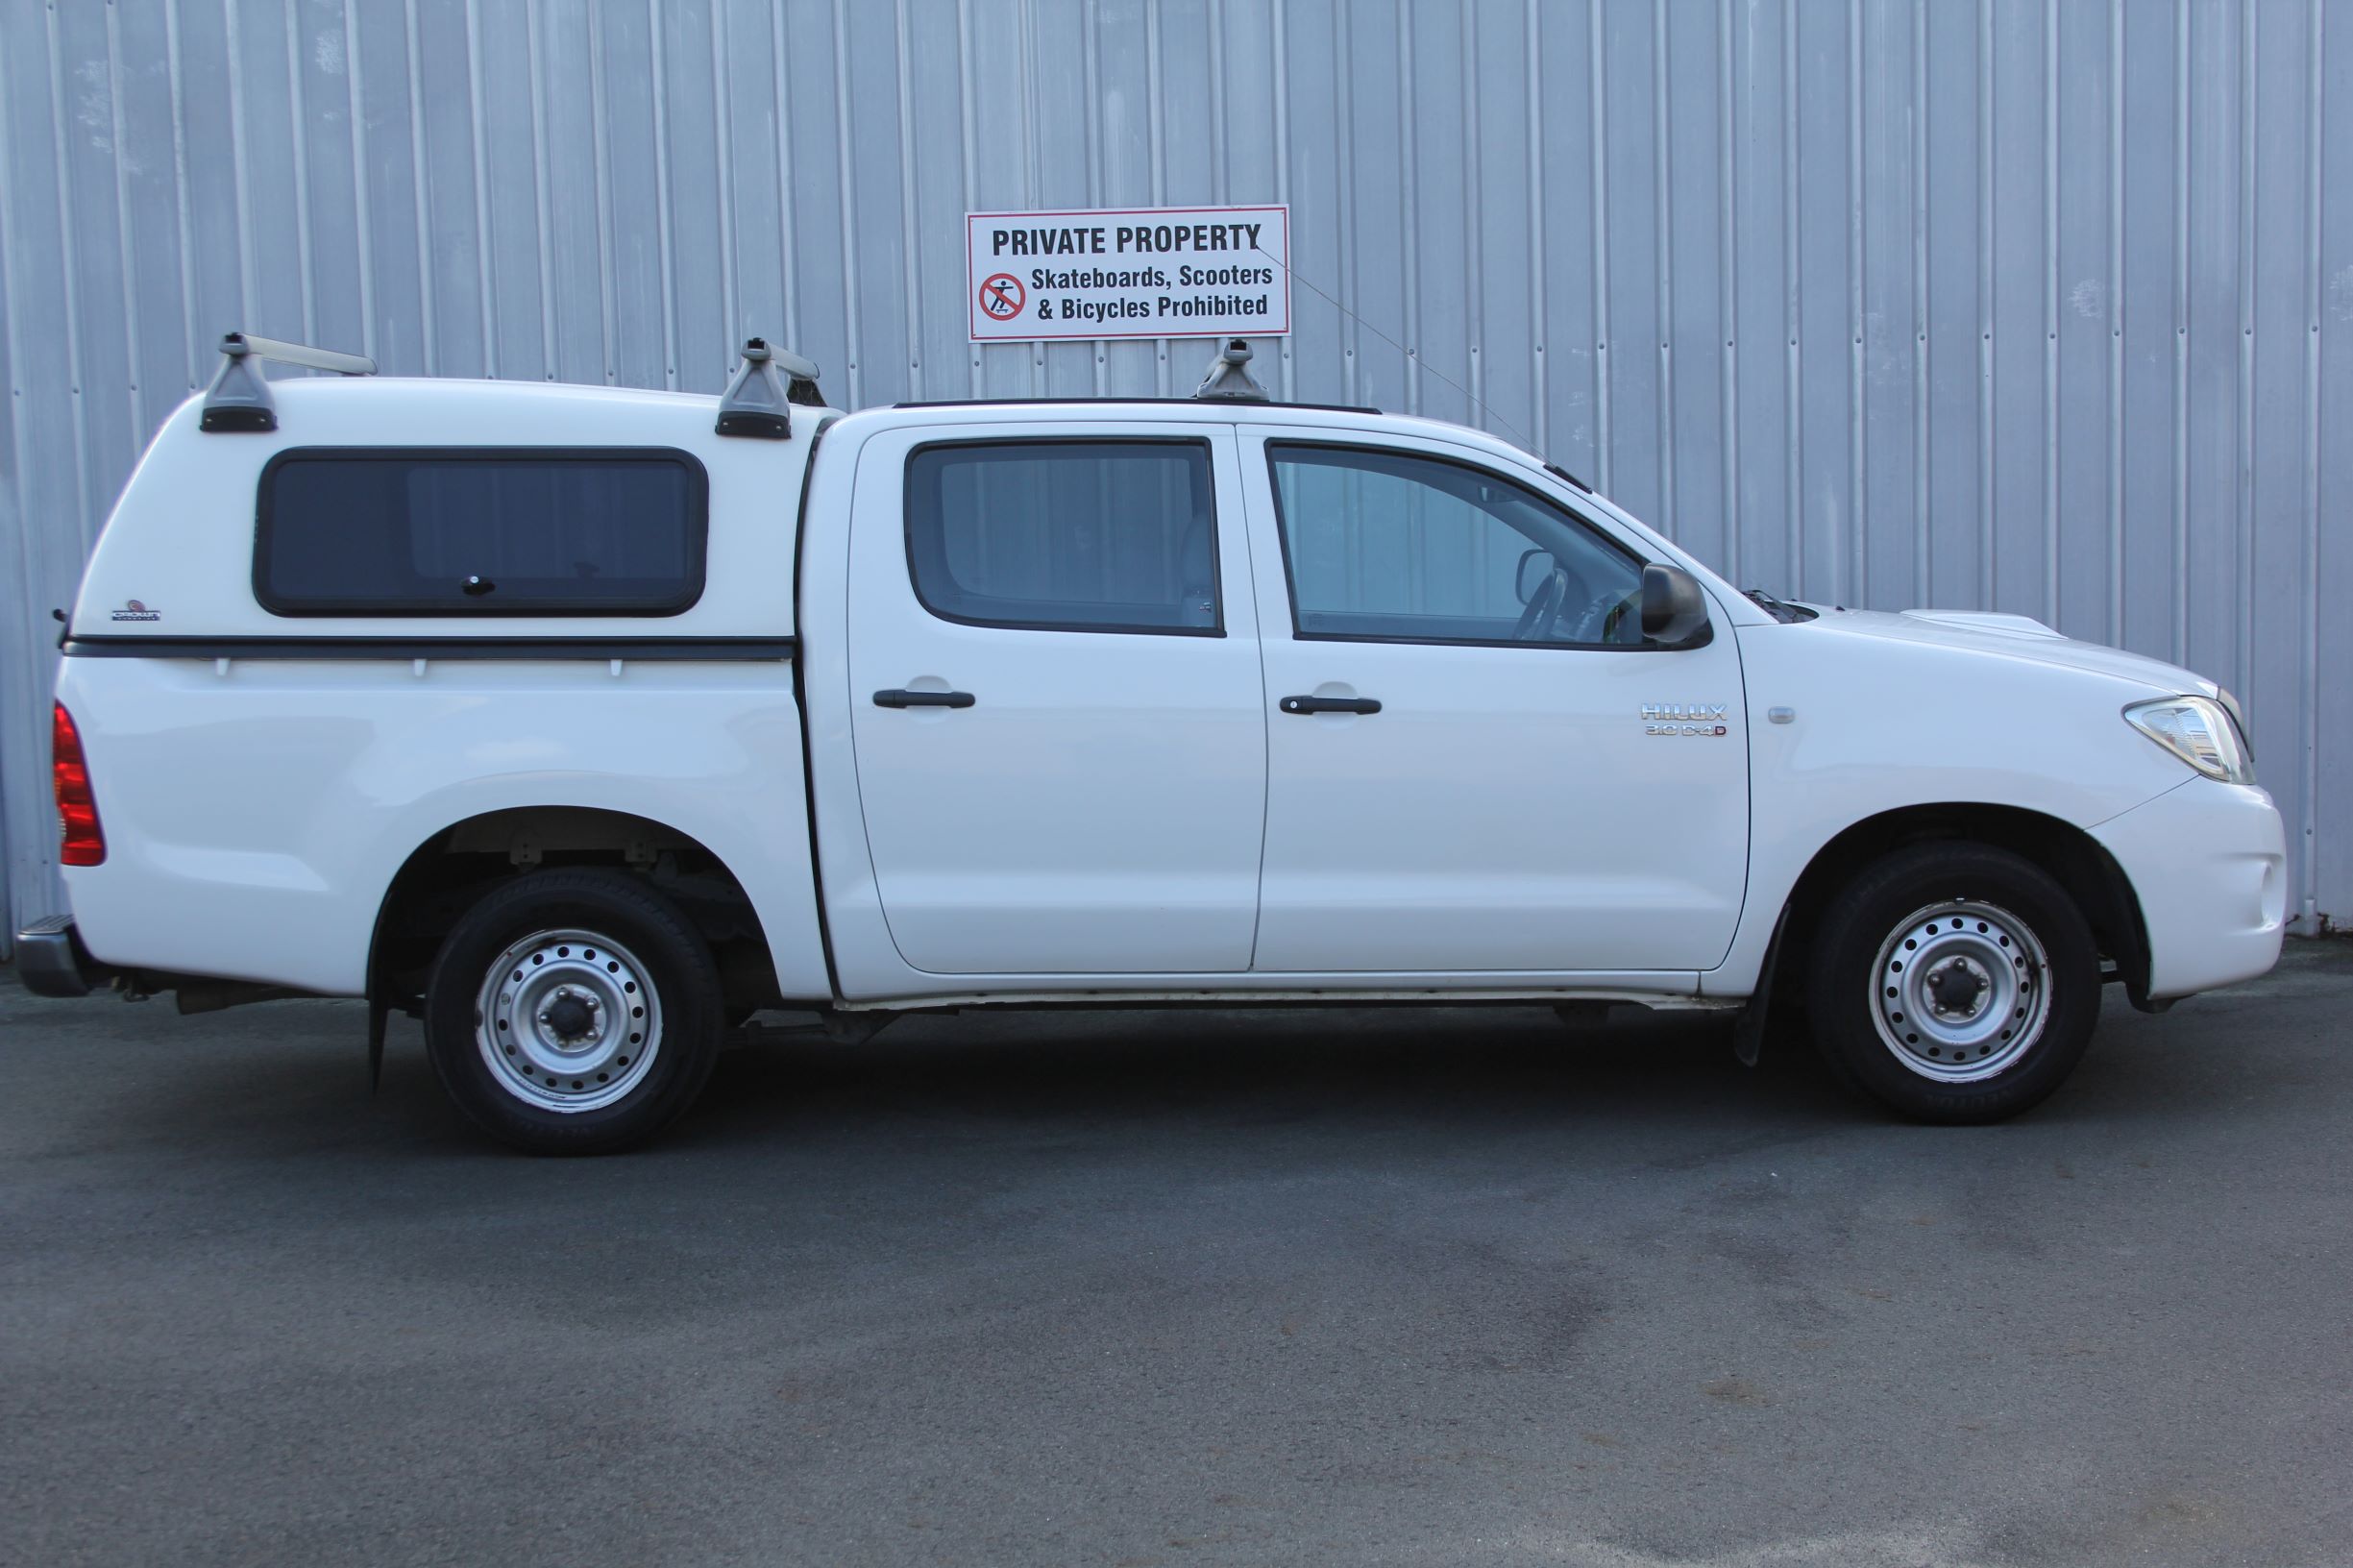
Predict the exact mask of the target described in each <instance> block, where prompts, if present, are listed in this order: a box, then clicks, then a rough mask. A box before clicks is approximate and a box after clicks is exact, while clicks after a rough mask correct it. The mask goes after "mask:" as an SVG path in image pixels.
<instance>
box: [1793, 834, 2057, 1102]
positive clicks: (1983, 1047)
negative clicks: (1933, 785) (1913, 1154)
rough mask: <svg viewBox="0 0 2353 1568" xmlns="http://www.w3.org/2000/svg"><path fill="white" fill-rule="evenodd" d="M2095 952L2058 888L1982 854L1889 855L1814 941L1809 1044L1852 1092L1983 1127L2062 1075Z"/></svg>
mask: <svg viewBox="0 0 2353 1568" xmlns="http://www.w3.org/2000/svg"><path fill="white" fill-rule="evenodd" d="M2099 989H2100V973H2099V948H2098V944H2097V943H2096V941H2095V940H2094V938H2093V935H2092V928H2091V925H2090V923H2089V922H2087V921H2086V920H2085V919H2084V918H2083V913H2082V911H2081V910H2079V909H2077V908H2076V907H2075V903H2074V900H2073V899H2071V898H2070V897H2069V896H2068V894H2067V890H2066V889H2064V888H2062V887H2061V886H2060V885H2059V884H2058V883H2057V882H2055V881H2053V880H2052V879H2051V878H2050V876H2049V875H2047V873H2045V872H2044V871H2042V870H2039V869H2038V868H2036V867H2035V866H2034V865H2032V864H2031V863H2029V862H2027V861H2025V860H2023V859H2022V858H2020V857H2019V856H2017V855H2014V854H2011V853H2009V852H2008V851H2006V850H2002V849H1996V848H1993V847H1990V846H1988V845H1972V844H1930V845H1918V846H1916V847H1913V848H1909V849H1901V850H1898V851H1896V852H1895V853H1893V854H1891V855H1888V856H1887V857H1886V858H1884V859H1882V860H1880V861H1878V862H1877V863H1875V865H1873V866H1871V867H1870V868H1869V869H1868V870H1865V871H1864V872H1863V873H1862V874H1861V875H1860V876H1858V877H1857V878H1855V880H1854V881H1853V882H1852V883H1851V885H1850V886H1849V887H1848V888H1847V889H1846V890H1845V891H1844V892H1843V893H1842V894H1840V895H1839V897H1838V899H1837V901H1836V903H1835V904H1834V905H1833V906H1832V908H1831V909H1830V911H1829V913H1828V914H1827V915H1826V916H1825V918H1824V919H1823V923H1822V928H1821V930H1820V932H1819V934H1818V935H1817V937H1816V939H1815V943H1814V953H1813V961H1812V965H1811V969H1810V973H1809V976H1808V982H1807V998H1806V999H1807V1011H1808V1012H1809V1013H1810V1015H1811V1016H1812V1017H1813V1020H1814V1030H1815V1042H1816V1044H1817V1045H1818V1046H1819V1047H1820V1048H1821V1050H1822V1054H1823V1056H1824V1058H1825V1059H1826V1061H1827V1062H1828V1063H1829V1064H1830V1066H1831V1067H1832V1068H1833V1069H1834V1070H1835V1071H1836V1072H1837V1073H1838V1074H1839V1075H1840V1076H1841V1077H1843V1078H1845V1079H1846V1080H1847V1081H1848V1082H1849V1083H1850V1084H1851V1085H1852V1086H1853V1087H1855V1088H1857V1089H1860V1090H1864V1091H1865V1092H1866V1093H1869V1094H1870V1095H1872V1096H1873V1097H1874V1098H1876V1099H1878V1100H1880V1101H1881V1102H1883V1103H1885V1104H1886V1105H1888V1106H1890V1107H1892V1108H1894V1109H1895V1110H1897V1111H1899V1112H1900V1113H1902V1114H1903V1115H1907V1116H1910V1117H1913V1118H1914V1119H1916V1120H1920V1121H1933V1122H1986V1121H1998V1120H2000V1119H2002V1118H2003V1117H2005V1116H2012V1115H2017V1114H2018V1113H2020V1112H2022V1111H2024V1110H2026V1109H2028V1108H2029V1107H2031V1106H2033V1105H2035V1104H2037V1103H2039V1102H2040V1101H2041V1100H2042V1099H2043V1098H2044V1097H2045V1096H2047V1095H2048V1094H2049V1093H2050V1092H2051V1090H2055V1089H2057V1088H2058V1087H2059V1085H2060V1084H2061V1083H2063V1082H2065V1081H2066V1078H2067V1076H2068V1074H2069V1073H2071V1072H2072V1071H2074V1070H2075V1064H2076V1063H2077V1062H2078V1061H2080V1060H2081V1059H2082V1057H2083V1053H2084V1049H2085V1047H2086V1046H2088V1045H2089V1044H2090V1043H2091V1041H2092V1029H2093V1026H2094V1025H2095V1024H2096V1023H2097V1022H2098V1019H2099Z"/></svg>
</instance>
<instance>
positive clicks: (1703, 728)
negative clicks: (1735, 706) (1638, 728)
mask: <svg viewBox="0 0 2353 1568" xmlns="http://www.w3.org/2000/svg"><path fill="white" fill-rule="evenodd" d="M1727 706H1728V704H1726V703H1723V702H1645V703H1644V704H1642V721H1643V723H1642V733H1644V734H1645V735H1728V734H1730V733H1731V726H1730V725H1729V724H1727V723H1725V722H1724V712H1725V709H1726V707H1727Z"/></svg>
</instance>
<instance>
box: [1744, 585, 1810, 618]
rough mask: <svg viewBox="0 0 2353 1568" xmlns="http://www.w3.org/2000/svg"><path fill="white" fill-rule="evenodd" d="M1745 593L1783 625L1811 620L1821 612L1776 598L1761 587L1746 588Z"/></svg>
mask: <svg viewBox="0 0 2353 1568" xmlns="http://www.w3.org/2000/svg"><path fill="white" fill-rule="evenodd" d="M1747 594H1748V597H1749V598H1750V599H1751V600H1754V601H1755V603H1756V605H1757V607H1758V608H1760V609H1762V610H1763V611H1764V612H1765V613H1766V614H1767V615H1769V616H1771V617H1773V618H1774V619H1775V620H1776V621H1778V622H1779V623H1781V625H1785V626H1786V625H1795V624H1796V623H1798V622H1800V621H1811V620H1813V619H1814V618H1815V617H1816V616H1817V615H1819V614H1821V613H1822V612H1821V611H1819V610H1809V609H1807V608H1806V607H1805V606H1804V605H1802V604H1792V603H1790V602H1789V601H1788V600H1782V599H1776V598H1774V597H1773V596H1772V595H1771V594H1769V593H1767V592H1765V591H1764V590H1763V589H1762V588H1751V589H1748V590H1747Z"/></svg>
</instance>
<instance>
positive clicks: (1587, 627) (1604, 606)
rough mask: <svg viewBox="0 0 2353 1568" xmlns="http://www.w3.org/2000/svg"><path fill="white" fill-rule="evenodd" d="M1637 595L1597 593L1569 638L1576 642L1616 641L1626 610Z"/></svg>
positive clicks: (1579, 618)
mask: <svg viewBox="0 0 2353 1568" xmlns="http://www.w3.org/2000/svg"><path fill="white" fill-rule="evenodd" d="M1636 598H1637V596H1636V595H1633V594H1620V593H1605V594H1600V595H1596V596H1595V598H1594V600H1593V602H1592V603H1590V604H1588V605H1586V606H1585V607H1584V609H1583V610H1582V611H1581V612H1580V613H1579V615H1578V617H1577V629H1576V630H1575V631H1574V632H1572V633H1571V634H1570V637H1569V640H1570V641H1571V642H1575V643H1615V642H1616V641H1617V637H1616V635H1615V633H1616V632H1617V629H1618V626H1619V625H1620V624H1621V623H1622V622H1623V621H1624V619H1625V617H1626V612H1627V611H1629V610H1630V609H1632V608H1633V606H1634V602H1635V600H1636Z"/></svg>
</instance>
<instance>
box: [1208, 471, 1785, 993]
mask: <svg viewBox="0 0 2353 1568" xmlns="http://www.w3.org/2000/svg"><path fill="white" fill-rule="evenodd" d="M1240 443H1241V448H1242V468H1243V474H1244V484H1245V486H1246V489H1247V493H1248V496H1249V498H1250V502H1251V522H1252V534H1253V547H1254V550H1255V551H1256V553H1255V556H1254V559H1255V562H1256V566H1257V580H1258V587H1259V595H1260V620H1261V623H1262V626H1263V640H1264V646H1265V671H1266V687H1265V700H1266V705H1267V713H1268V720H1267V748H1268V749H1267V756H1268V789H1267V816H1266V853H1265V870H1264V874H1263V877H1262V890H1261V899H1260V913H1259V937H1258V943H1257V949H1256V960H1255V965H1254V967H1255V968H1259V969H1262V970H1272V971H1279V972H1301V973H1304V972H1324V971H1350V970H1354V971H1366V970H1373V971H1464V970H1497V971H1513V972H1520V973H1528V972H1545V973H1559V972H1572V971H1584V972H1591V971H1628V970H1683V969H1703V968H1713V967H1714V966H1715V965H1716V964H1718V963H1719V962H1721V961H1722V959H1723V957H1724V954H1725V952H1726V950H1727V948H1728V947H1729V945H1730V943H1731V940H1732V930H1733V927H1734V925H1735V924H1736V923H1737V921H1738V919H1739V916H1740V905H1741V898H1742V894H1743V891H1744V885H1745V882H1746V877H1747V857H1748V818H1749V795H1748V735H1747V725H1746V723H1745V722H1744V719H1743V701H1742V691H1741V676H1740V655H1739V649H1738V647H1737V644H1736V641H1735V639H1734V637H1733V635H1732V632H1731V628H1730V627H1729V626H1728V625H1724V624H1723V623H1722V620H1721V612H1720V611H1718V612H1717V622H1716V624H1715V625H1712V626H1711V627H1710V628H1709V630H1708V632H1707V633H1706V634H1704V641H1700V642H1699V646H1692V647H1682V648H1678V649H1662V648H1659V647H1656V646H1649V645H1645V644H1644V643H1643V641H1642V632H1641V627H1640V625H1639V623H1640V597H1641V593H1640V591H1641V580H1642V567H1643V564H1644V562H1643V559H1642V557H1641V555H1640V553H1639V552H1638V550H1637V549H1636V548H1635V545H1634V542H1632V541H1630V540H1627V539H1624V538H1621V537H1620V536H1619V535H1618V534H1617V533H1616V532H1615V531H1614V530H1612V529H1611V528H1609V527H1606V526H1605V523H1604V522H1603V521H1601V520H1599V519H1592V518H1586V517H1581V516H1580V515H1578V514H1577V513H1575V512H1573V511H1571V510H1570V509H1569V508H1568V507H1567V506H1566V505H1564V504H1562V502H1561V501H1560V500H1559V499H1558V498H1556V497H1552V496H1548V495H1546V494H1544V493H1541V492H1540V491H1539V490H1538V489H1537V488H1536V486H1535V485H1534V484H1533V483H1532V482H1531V481H1530V479H1523V478H1512V477H1509V476H1507V475H1506V474H1504V473H1502V472H1500V471H1498V470H1497V469H1496V468H1495V467H1493V466H1491V464H1492V460H1491V459H1488V458H1486V457H1485V456H1484V455H1483V454H1482V453H1476V452H1473V451H1470V450H1468V449H1450V448H1440V447H1437V446H1434V445H1433V444H1431V443H1428V442H1422V443H1397V442H1383V441H1379V440H1376V439H1373V438H1367V437H1364V436H1361V435H1359V434H1356V433H1353V432H1351V433H1347V434H1344V435H1343V434H1340V433H1338V432H1317V431H1309V430H1301V431H1297V432H1295V433H1293V434H1289V435H1281V434H1276V435H1267V434H1253V433H1249V432H1248V430H1247V429H1246V430H1245V432H1244V433H1243V435H1242V436H1241V437H1240ZM1695 641H1696V639H1695ZM1646 709H1671V710H1686V709H1687V710H1691V715H1692V716H1691V717H1690V718H1688V719H1685V720H1682V721H1680V722H1674V723H1669V722H1665V721H1664V720H1663V719H1662V716H1661V715H1660V714H1658V713H1655V712H1654V713H1650V714H1648V715H1646V711H1645V710H1646Z"/></svg>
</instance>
